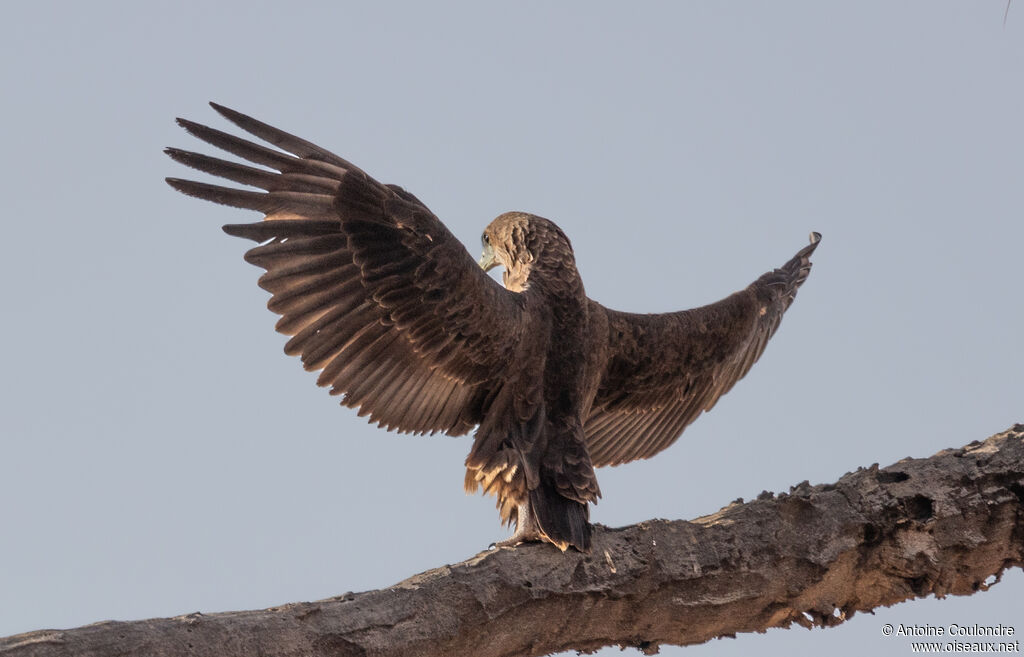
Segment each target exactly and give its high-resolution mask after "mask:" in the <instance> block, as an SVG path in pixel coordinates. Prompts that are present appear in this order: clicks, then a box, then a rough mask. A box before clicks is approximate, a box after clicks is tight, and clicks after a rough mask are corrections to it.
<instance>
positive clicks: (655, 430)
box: [584, 233, 821, 467]
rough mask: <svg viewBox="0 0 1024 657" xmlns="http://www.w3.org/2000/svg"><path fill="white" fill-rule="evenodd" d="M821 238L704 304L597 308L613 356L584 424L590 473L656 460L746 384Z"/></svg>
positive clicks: (813, 234)
mask: <svg viewBox="0 0 1024 657" xmlns="http://www.w3.org/2000/svg"><path fill="white" fill-rule="evenodd" d="M820 239H821V235H819V234H818V233H812V234H811V243H810V244H809V245H808V246H805V247H804V248H803V249H801V250H800V251H799V252H798V253H797V254H796V255H795V256H794V257H793V259H792V260H790V261H789V262H787V263H786V264H785V265H783V266H782V267H781V268H780V269H776V270H774V271H770V272H768V273H767V274H765V275H763V276H761V278H759V279H757V280H756V281H754V282H753V283H752V284H751V285H750V286H749V287H747V289H745V290H742V291H740V292H736V293H735V294H733V295H731V296H729V297H726V298H725V299H723V300H721V301H719V302H717V303H713V304H711V305H708V306H703V307H701V308H694V309H693V310H684V311H680V312H675V313H664V314H658V315H635V314H631V313H622V312H618V311H614V310H607V309H604V308H600V309H596V311H597V312H600V311H601V310H603V311H604V312H605V313H606V314H607V316H608V332H609V352H610V354H609V358H608V364H607V369H606V371H605V374H604V377H603V378H602V380H601V383H600V387H599V389H598V392H597V396H596V397H595V399H594V403H593V405H592V406H591V411H590V414H589V416H588V417H587V419H586V421H585V423H584V431H585V432H586V435H587V445H588V448H589V450H590V458H591V460H592V461H593V463H594V467H598V466H602V465H618V464H620V463H626V462H628V461H634V460H636V459H645V458H649V457H651V456H654V455H655V454H657V453H658V452H660V451H661V450H663V449H665V448H666V447H668V446H669V445H671V444H672V443H673V442H675V440H676V439H677V438H678V437H679V435H680V434H681V433H682V432H683V429H685V428H686V426H687V425H689V424H690V423H691V422H693V421H694V420H695V419H697V416H698V415H700V414H701V413H702V412H703V411H707V410H711V407H712V406H714V405H715V402H717V401H718V398H719V397H721V396H722V395H724V394H725V393H727V392H729V390H730V389H731V388H732V387H733V385H735V383H736V382H737V381H739V380H740V379H741V378H743V376H744V375H745V374H746V373H747V372H748V371H749V370H750V367H751V365H753V364H754V363H755V362H756V361H757V359H758V358H760V357H761V354H762V353H763V352H764V348H765V345H766V344H767V343H768V339H769V338H771V337H772V335H773V334H774V333H775V330H776V329H777V328H778V326H779V322H780V321H781V320H782V314H783V313H784V312H786V309H787V308H789V306H790V304H791V303H793V299H794V297H795V296H796V291H797V288H799V287H800V285H802V284H803V282H804V280H806V278H807V275H808V274H809V273H810V270H811V261H810V256H811V254H812V253H814V249H815V248H817V246H818V242H819V240H820ZM591 303H592V304H593V305H594V306H598V304H597V303H596V302H593V301H592V302H591Z"/></svg>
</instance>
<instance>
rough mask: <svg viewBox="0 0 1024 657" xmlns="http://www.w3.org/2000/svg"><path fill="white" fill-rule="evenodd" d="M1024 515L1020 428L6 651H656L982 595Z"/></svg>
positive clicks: (40, 656) (1015, 547)
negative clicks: (213, 609)
mask: <svg viewBox="0 0 1024 657" xmlns="http://www.w3.org/2000/svg"><path fill="white" fill-rule="evenodd" d="M1022 520H1024V425H1016V426H1015V427H1013V428H1012V429H1010V430H1008V431H1006V432H1004V433H1001V434H998V435H996V436H992V437H991V438H989V439H988V440H986V441H984V442H980V443H979V442H974V443H971V444H970V445H967V446H965V447H962V448H960V449H949V450H945V451H942V452H939V453H938V454H936V455H934V456H932V457H930V458H926V459H904V460H902V461H900V462H898V463H895V464H893V465H891V466H889V467H887V468H882V469H879V468H878V467H877V466H872V467H870V468H867V469H863V468H862V469H859V470H858V471H857V472H854V473H850V474H847V475H845V476H844V477H843V478H842V479H840V480H839V481H838V482H836V483H835V484H827V485H819V486H811V485H809V484H808V483H807V482H804V483H802V484H800V485H798V486H795V487H794V488H792V489H791V490H790V492H789V493H783V494H780V495H772V494H769V493H764V494H762V495H761V496H760V497H759V498H758V499H757V500H754V501H752V502H748V503H746V504H743V503H739V502H737V503H734V504H732V505H730V506H728V507H726V508H724V509H722V510H721V511H719V512H718V513H715V514H713V515H710V516H705V517H703V518H698V519H696V520H694V521H692V522H686V521H672V522H670V521H666V520H652V521H649V522H644V523H640V524H637V525H633V526H630V527H624V528H621V529H607V528H600V527H599V528H598V529H597V531H596V533H595V536H594V551H593V553H592V554H589V555H583V554H578V553H574V552H568V553H566V554H561V553H559V552H558V551H557V550H556V549H554V548H553V547H552V546H551V545H525V546H520V547H518V548H514V549H512V548H503V549H500V550H495V551H491V552H484V553H481V554H478V555H477V556H475V557H473V558H472V559H469V560H468V561H464V562H462V563H460V564H456V565H453V566H445V567H443V568H437V569H435V570H431V571H428V572H425V573H422V574H420V575H416V576H415V577H412V578H410V579H407V580H406V581H404V582H401V583H399V584H396V585H395V586H392V587H391V588H388V589H382V590H379V591H368V592H365V593H348V594H345V595H342V596H339V597H337V598H331V599H328V600H321V601H319V602H307V603H298V604H290V605H285V606H282V607H275V608H271V609H265V610H261V611H241V612H229V613H220V614H211V615H202V614H193V615H189V616H179V617H177V618H167V619H154V620H145V621H135V622H104V623H97V624H95V625H89V626H86V627H81V628H78V629H74V630H65V631H57V630H41V631H37V632H29V633H27V634H20V635H17V636H12V637H8V638H6V639H0V657H15V656H17V657H29V656H33V657H44V656H46V657H50V656H56V655H78V656H89V655H96V656H99V655H103V656H105V657H106V656H109V655H150V656H152V657H160V656H165V655H195V656H205V655H211V656H212V655H217V656H218V657H229V656H232V655H239V656H242V655H245V656H247V657H248V656H253V655H268V656H269V655H274V656H280V657H287V656H292V655H294V656H299V655H302V656H304V657H305V656H309V655H323V656H326V655H407V656H415V655H479V656H481V657H486V656H495V657H496V656H503V655H543V654H546V653H549V652H553V651H558V650H566V649H577V650H589V649H596V648H599V647H601V646H606V645H613V644H621V645H625V646H636V647H639V648H642V649H645V650H646V651H656V650H657V646H658V644H661V643H674V644H682V645H685V644H692V643H701V642H704V641H707V640H708V639H711V638H713V637H718V636H723V635H730V634H736V633H738V632H754V631H760V630H765V629H767V628H770V627H784V626H788V625H790V624H791V623H794V622H795V623H799V624H801V625H811V624H813V625H824V626H828V625H837V624H839V623H841V622H843V621H844V620H845V619H848V618H850V617H851V616H852V615H853V614H854V613H855V612H857V611H867V610H870V609H873V608H875V607H878V606H882V605H891V604H894V603H896V602H900V601H902V600H907V599H909V598H915V597H921V596H925V595H928V594H931V593H934V594H936V595H939V596H944V595H950V594H952V595H970V594H972V593H975V592H978V591H981V590H984V589H986V588H988V586H989V584H987V583H986V582H991V578H993V577H994V578H995V579H998V578H999V576H1000V575H1001V573H1002V572H1003V570H1004V569H1005V568H1007V567H1011V566H1020V565H1021V564H1022V559H1024V522H1022Z"/></svg>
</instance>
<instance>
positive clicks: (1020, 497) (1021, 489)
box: [1007, 482, 1024, 504]
mask: <svg viewBox="0 0 1024 657" xmlns="http://www.w3.org/2000/svg"><path fill="white" fill-rule="evenodd" d="M1007 488H1009V489H1010V492H1011V493H1013V494H1014V495H1016V496H1017V501H1018V502H1020V503H1021V504H1024V486H1021V485H1020V484H1018V483H1017V482H1013V483H1012V484H1010V485H1009V486H1007Z"/></svg>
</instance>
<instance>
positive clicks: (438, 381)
mask: <svg viewBox="0 0 1024 657" xmlns="http://www.w3.org/2000/svg"><path fill="white" fill-rule="evenodd" d="M211 105H212V106H213V108H214V109H215V110H217V111H218V112H220V113H221V114H222V115H224V116H225V117H227V118H228V119H229V120H230V121H232V122H233V123H235V124H236V125H238V126H239V127H241V128H242V129H244V130H246V131H247V132H249V133H251V134H253V135H255V136H256V137H259V138H260V139H263V140H264V141H266V142H269V143H270V144H272V145H273V146H276V147H277V148H276V149H275V148H269V147H267V146H263V145H260V144H257V143H254V142H251V141H248V140H246V139H242V138H239V137H236V136H234V135H230V134H227V133H224V132H221V131H219V130H214V129H212V128H208V127H206V126H203V125H199V124H197V123H192V122H191V121H186V120H184V119H178V123H179V124H180V125H181V126H182V127H183V128H185V129H186V130H187V131H188V132H189V133H191V134H192V135H193V136H195V137H197V138H199V139H201V140H203V141H205V142H207V143H209V144H212V145H213V146H216V147H218V148H221V149H223V150H225V151H228V152H229V153H232V154H234V155H236V156H238V157H240V158H243V159H245V160H248V161H249V162H251V163H253V164H257V165H262V167H267V168H259V167H254V166H250V165H249V164H241V163H238V162H230V161H226V160H221V159H218V158H214V157H210V156H208V155H202V154H199V153H193V152H189V151H183V150H179V149H174V148H169V149H167V151H166V152H167V153H168V155H170V156H171V157H172V158H174V159H175V160H177V161H178V162H181V163H182V164H186V165H188V166H190V167H193V168H195V169H199V170H200V171H204V172H206V173H210V174H213V175H215V176H220V177H222V178H226V179H228V180H230V181H233V182H236V183H240V184H242V185H247V186H249V187H254V188H257V190H261V191H256V190H245V189H237V188H232V187H222V186H218V185H210V184H206V183H200V182H192V181H187V180H179V179H173V178H169V179H168V181H167V182H168V183H170V184H171V186H173V187H174V188H175V189H177V190H179V191H181V192H184V193H185V194H188V195H189V196H195V197H198V198H202V199H206V200H208V201H214V202H216V203H222V204H225V205H230V206H234V207H238V208H246V209H250V210H258V211H260V212H262V213H263V214H264V215H265V218H264V221H260V222H256V223H250V224H232V225H228V226H225V227H224V230H225V231H226V232H227V233H229V234H231V235H236V236H238V237H245V238H249V239H252V240H255V241H257V242H261V244H260V245H259V246H257V247H255V248H253V249H252V250H250V251H249V252H248V253H246V255H245V259H246V260H247V261H248V262H250V263H252V264H254V265H257V266H259V267H262V268H263V269H265V270H266V273H265V274H264V275H263V276H262V277H261V278H260V281H259V283H260V286H261V287H263V288H264V289H266V290H267V291H269V292H270V293H271V294H272V295H273V296H272V298H271V299H270V301H269V303H268V304H267V305H268V307H269V308H270V309H271V310H272V311H274V312H275V313H278V314H279V315H281V319H280V321H278V323H277V330H278V331H280V332H281V333H284V334H286V335H290V336H292V337H291V339H290V340H289V341H288V343H287V345H286V346H285V352H286V353H288V354H292V355H297V356H301V357H302V363H303V365H304V367H305V368H306V370H309V371H315V370H322V372H321V373H320V376H319V378H318V379H317V383H318V384H319V385H321V386H330V387H331V394H344V397H343V399H342V403H344V404H345V405H347V406H350V407H358V408H359V409H360V415H367V414H368V415H369V416H370V419H371V420H372V421H375V422H377V423H379V424H380V425H381V426H385V427H387V428H394V429H397V430H399V431H409V432H417V433H421V432H431V433H432V432H435V431H444V432H447V433H449V434H452V435H458V434H463V433H466V432H468V431H469V430H470V429H472V428H473V426H474V425H475V424H477V423H479V422H480V420H481V419H482V418H481V410H480V409H481V404H482V403H483V399H484V398H485V396H486V395H487V392H488V390H489V389H490V387H491V385H493V381H494V378H495V376H496V375H499V374H500V373H501V372H502V370H503V366H504V365H506V364H507V363H508V362H509V361H510V360H512V356H513V353H514V349H515V345H516V343H517V342H518V340H519V339H520V333H521V330H520V326H521V315H522V310H521V307H520V305H519V302H518V301H517V300H516V298H515V297H516V296H517V295H514V294H513V293H511V292H508V291H507V290H505V289H504V288H503V287H501V286H500V285H499V284H498V283H497V282H495V281H494V280H493V279H491V278H490V277H489V276H488V275H487V274H486V273H484V271H483V270H482V269H481V268H480V267H479V266H478V265H477V264H476V262H475V261H474V260H473V258H472V257H471V256H470V255H469V253H468V252H467V251H466V249H465V248H464V247H463V246H462V244H461V243H460V242H459V241H458V240H457V239H456V238H455V237H454V236H453V235H452V234H451V233H450V232H449V231H448V229H447V228H446V227H445V226H444V224H442V223H441V221H440V220H439V219H438V218H437V217H435V216H434V215H433V214H432V213H431V212H430V210H428V209H427V208H426V206H424V205H423V204H422V203H421V202H420V201H419V200H418V199H416V197H414V196H413V195H412V194H409V193H408V192H406V191H404V190H402V189H401V188H399V187H395V186H392V185H382V184H381V183H379V182H377V181H376V180H374V179H372V178H370V177H369V176H368V175H367V174H366V173H364V172H363V171H362V170H360V169H359V168H357V167H355V166H353V165H352V164H350V163H349V162H347V161H346V160H344V159H342V158H340V157H338V156H337V155H334V154H332V153H330V152H328V151H326V150H324V149H322V148H320V147H318V146H316V145H314V144H311V143H310V142H307V141H305V140H302V139H299V138H298V137H295V136H293V135H290V134H288V133H286V132H282V131H281V130H278V129H276V128H273V127H271V126H269V125H267V124H265V123H261V122H259V121H257V120H255V119H252V118H250V117H248V116H246V115H244V114H240V113H238V112H235V111H233V110H230V109H227V108H226V107H221V106H219V105H216V104H213V103H211ZM278 149H280V150H278Z"/></svg>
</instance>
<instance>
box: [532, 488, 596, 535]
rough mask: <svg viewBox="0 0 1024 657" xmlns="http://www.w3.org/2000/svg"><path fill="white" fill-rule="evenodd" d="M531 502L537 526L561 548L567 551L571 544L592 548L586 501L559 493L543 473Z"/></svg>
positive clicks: (533, 492)
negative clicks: (579, 500)
mask: <svg viewBox="0 0 1024 657" xmlns="http://www.w3.org/2000/svg"><path fill="white" fill-rule="evenodd" d="M529 504H530V513H531V514H532V515H533V518H534V520H535V521H536V523H537V528H538V529H540V531H541V532H543V533H544V535H545V536H546V537H547V539H548V540H549V541H551V542H552V543H554V544H555V545H557V546H558V547H559V549H561V550H562V551H563V552H564V551H565V550H566V549H568V548H569V546H572V547H574V548H576V549H577V550H579V551H580V552H590V509H589V508H588V507H587V505H586V504H585V503H582V502H578V501H576V500H572V499H569V498H567V497H565V496H564V495H562V494H561V493H559V492H558V488H557V487H556V486H555V484H554V482H553V481H551V480H550V479H549V478H548V477H546V476H544V475H543V474H542V475H541V482H540V485H539V486H537V487H536V488H534V489H533V490H531V491H530V494H529Z"/></svg>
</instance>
